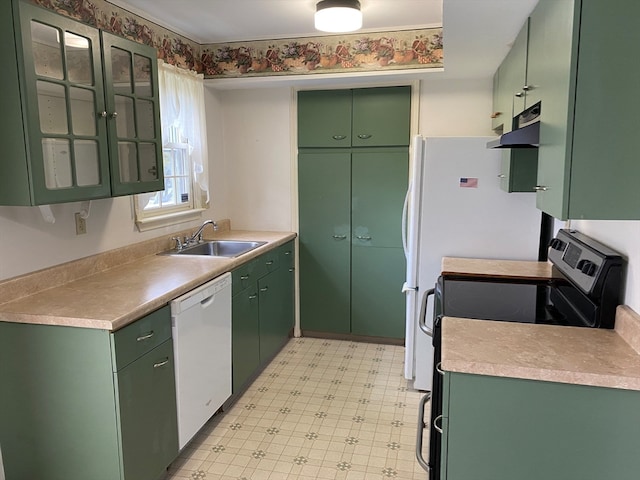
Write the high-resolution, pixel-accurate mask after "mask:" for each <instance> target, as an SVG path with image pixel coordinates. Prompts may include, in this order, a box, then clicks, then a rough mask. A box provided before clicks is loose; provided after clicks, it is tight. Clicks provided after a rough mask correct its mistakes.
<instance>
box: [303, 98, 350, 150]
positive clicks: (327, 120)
mask: <svg viewBox="0 0 640 480" xmlns="http://www.w3.org/2000/svg"><path fill="white" fill-rule="evenodd" d="M351 104H352V100H351V91H350V90H328V91H327V90H313V91H305V92H298V145H299V146H300V147H320V148H321V147H350V146H351Z"/></svg>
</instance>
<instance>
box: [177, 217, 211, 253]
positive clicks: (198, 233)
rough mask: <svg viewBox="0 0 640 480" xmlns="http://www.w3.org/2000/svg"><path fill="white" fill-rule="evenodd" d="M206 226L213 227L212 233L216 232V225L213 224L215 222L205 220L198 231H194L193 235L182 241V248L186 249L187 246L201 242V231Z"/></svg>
mask: <svg viewBox="0 0 640 480" xmlns="http://www.w3.org/2000/svg"><path fill="white" fill-rule="evenodd" d="M207 225H211V226H212V227H213V231H214V232H217V231H218V224H217V223H216V222H215V220H207V221H205V222H204V223H203V224H202V225H201V226H200V228H198V230H196V231H195V233H194V234H193V235H191V236H190V237H187V238H185V239H184V245H183V246H185V247H186V246H189V245H193V244H195V243H200V242H202V231H203V230H204V227H206V226H207Z"/></svg>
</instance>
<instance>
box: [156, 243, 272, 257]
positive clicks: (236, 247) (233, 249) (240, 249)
mask: <svg viewBox="0 0 640 480" xmlns="http://www.w3.org/2000/svg"><path fill="white" fill-rule="evenodd" d="M266 243H267V242H253V241H248V240H208V241H205V242H202V243H198V244H196V245H193V246H189V247H183V248H181V249H180V250H169V251H168V252H163V255H200V256H202V255H204V256H208V257H225V258H234V257H239V256H240V255H242V254H244V253H247V252H250V251H251V250H254V249H256V248H258V247H260V246H262V245H264V244H266Z"/></svg>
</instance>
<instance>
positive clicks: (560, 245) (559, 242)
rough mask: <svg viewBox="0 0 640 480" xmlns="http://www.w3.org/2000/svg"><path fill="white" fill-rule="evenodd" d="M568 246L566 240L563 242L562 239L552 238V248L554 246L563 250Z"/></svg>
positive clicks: (555, 248)
mask: <svg viewBox="0 0 640 480" xmlns="http://www.w3.org/2000/svg"><path fill="white" fill-rule="evenodd" d="M566 246H567V244H566V242H563V241H562V240H558V239H557V238H554V239H553V240H551V248H553V249H554V250H559V251H562V250H564V247H566Z"/></svg>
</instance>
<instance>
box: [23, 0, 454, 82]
mask: <svg viewBox="0 0 640 480" xmlns="http://www.w3.org/2000/svg"><path fill="white" fill-rule="evenodd" d="M29 1H31V2H32V3H35V4H37V5H40V6H42V7H44V8H47V9H49V10H54V11H56V12H58V13H61V14H63V15H67V16H69V17H72V18H75V19H77V20H79V21H81V22H83V23H86V24H89V25H93V26H95V27H98V28H100V29H102V30H106V31H109V32H111V33H114V34H116V35H120V36H123V37H126V38H129V39H132V40H135V41H137V42H140V43H144V44H147V45H151V46H153V47H155V48H156V49H157V50H158V58H161V59H163V60H164V61H165V62H167V63H170V64H172V65H176V66H179V67H182V68H188V69H190V70H196V71H198V72H201V73H204V74H205V77H207V78H227V77H242V76H253V77H255V76H273V75H279V76H282V75H312V74H322V73H344V72H353V73H362V72H370V71H384V70H406V69H425V68H441V67H442V66H443V61H444V60H443V49H442V28H441V27H435V28H425V29H418V30H400V31H394V32H380V33H367V34H350V35H332V36H322V37H307V38H295V39H281V40H264V41H245V42H235V43H225V44H207V45H199V44H197V43H195V42H193V41H192V40H189V39H188V38H186V37H183V36H181V35H178V34H176V33H174V32H172V31H170V30H168V29H166V28H164V27H161V26H159V25H157V24H155V23H153V22H151V21H149V20H146V19H144V18H142V17H140V16H138V15H135V14H133V13H131V12H129V11H127V10H124V9H122V8H120V7H117V6H115V5H113V4H111V3H109V2H107V1H105V0H94V1H93V2H90V1H88V0H29Z"/></svg>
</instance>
